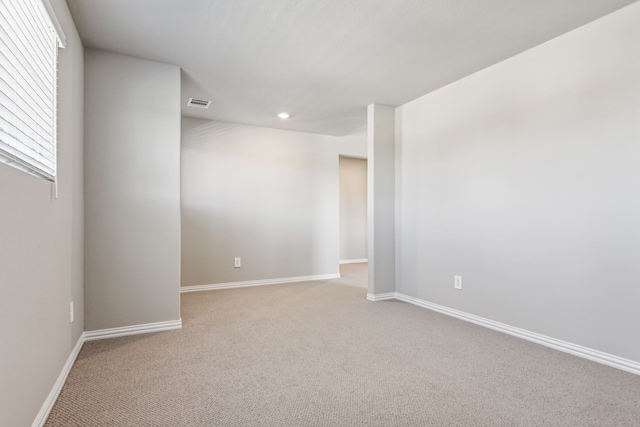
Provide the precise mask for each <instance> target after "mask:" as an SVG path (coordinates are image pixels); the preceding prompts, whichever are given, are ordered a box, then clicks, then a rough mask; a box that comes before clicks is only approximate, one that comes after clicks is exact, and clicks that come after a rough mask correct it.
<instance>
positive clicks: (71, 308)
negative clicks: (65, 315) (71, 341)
mask: <svg viewBox="0 0 640 427" xmlns="http://www.w3.org/2000/svg"><path fill="white" fill-rule="evenodd" d="M73 319H74V312H73V301H71V302H70V303H69V323H73Z"/></svg>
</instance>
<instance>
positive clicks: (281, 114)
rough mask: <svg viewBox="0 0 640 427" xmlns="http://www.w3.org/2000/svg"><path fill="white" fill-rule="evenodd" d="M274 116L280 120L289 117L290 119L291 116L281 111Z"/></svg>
mask: <svg viewBox="0 0 640 427" xmlns="http://www.w3.org/2000/svg"><path fill="white" fill-rule="evenodd" d="M276 116H278V117H280V118H281V119H288V118H289V117H291V114H289V113H286V112H284V111H283V112H282V113H278V114H276Z"/></svg>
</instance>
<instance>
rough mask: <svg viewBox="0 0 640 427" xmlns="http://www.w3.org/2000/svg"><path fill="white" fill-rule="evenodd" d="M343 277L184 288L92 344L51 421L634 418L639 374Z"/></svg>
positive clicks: (588, 422) (601, 422) (425, 422)
mask: <svg viewBox="0 0 640 427" xmlns="http://www.w3.org/2000/svg"><path fill="white" fill-rule="evenodd" d="M363 268H364V267H363V266H362V265H360V266H358V265H346V266H344V270H343V274H344V276H343V278H341V279H337V280H331V281H318V282H307V283H292V284H283V285H274V286H262V287H255V288H240V289H230V290H219V291H209V292H194V293H187V294H183V295H182V320H183V329H182V330H179V331H171V332H163V333H157V334H148V335H137V336H132V337H123V338H115V339H110V340H104V341H94V342H89V343H86V344H85V345H84V348H83V349H82V351H81V353H80V355H79V357H78V360H77V362H76V364H75V366H74V367H73V369H72V371H71V374H70V375H69V378H68V380H67V383H66V384H65V386H64V388H63V390H62V393H61V394H60V397H59V399H58V401H57V403H56V405H55V407H54V408H53V411H52V413H51V415H50V417H49V420H48V422H47V424H46V425H47V426H49V427H53V426H65V427H66V426H83V427H85V426H86V427H90V426H639V425H640V377H638V376H635V375H633V374H629V373H625V372H622V371H619V370H616V369H613V368H609V367H606V366H602V365H598V364H596V363H593V362H589V361H587V360H583V359H579V358H576V357H573V356H570V355H567V354H564V353H560V352H557V351H555V350H551V349H549V348H546V347H542V346H538V345H536V344H533V343H530V342H527V341H523V340H520V339H517V338H514V337H511V336H509V335H504V334H501V333H499V332H495V331H492V330H489V329H485V328H482V327H480V326H476V325H473V324H470V323H465V322H463V321H460V320H457V319H453V318H450V317H447V316H444V315H441V314H437V313H433V312H431V311H429V310H425V309H423V308H419V307H415V306H412V305H409V304H405V303H402V302H397V301H381V302H368V301H367V300H366V299H365V294H366V289H365V288H364V283H365V281H366V275H365V274H364V273H363V271H365V270H363Z"/></svg>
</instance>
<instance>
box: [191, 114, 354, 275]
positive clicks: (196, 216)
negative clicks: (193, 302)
mask: <svg viewBox="0 0 640 427" xmlns="http://www.w3.org/2000/svg"><path fill="white" fill-rule="evenodd" d="M340 155H350V156H359V157H366V136H365V134H364V132H361V133H358V134H355V135H351V136H346V137H330V136H324V135H317V134H308V133H301V132H291V131H284V130H277V129H269V128H262V127H255V126H244V125H238V124H232V123H224V122H211V121H203V120H197V119H188V118H184V119H183V132H182V285H183V286H190V285H203V284H215V283H228V282H238V281H247V280H261V279H275V278H285V277H296V276H309V275H320V274H336V273H338V261H339V229H338V228H339V211H338V203H339V193H338V191H339V182H338V177H339V170H338V159H339V156H340ZM235 257H241V258H242V267H241V268H238V269H236V268H234V267H233V259H234V258H235Z"/></svg>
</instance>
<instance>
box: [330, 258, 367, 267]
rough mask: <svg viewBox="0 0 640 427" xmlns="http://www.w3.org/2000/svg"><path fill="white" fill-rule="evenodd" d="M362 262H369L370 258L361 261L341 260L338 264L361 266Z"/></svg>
mask: <svg viewBox="0 0 640 427" xmlns="http://www.w3.org/2000/svg"><path fill="white" fill-rule="evenodd" d="M361 262H369V259H368V258H360V259H341V260H340V261H339V262H338V263H339V264H340V265H342V264H359V263H361Z"/></svg>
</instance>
